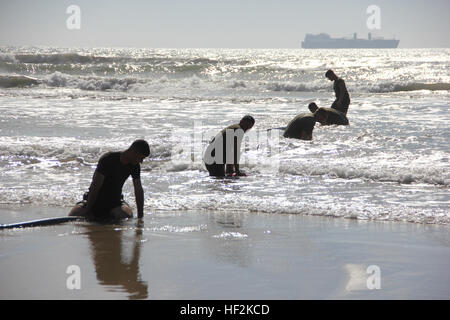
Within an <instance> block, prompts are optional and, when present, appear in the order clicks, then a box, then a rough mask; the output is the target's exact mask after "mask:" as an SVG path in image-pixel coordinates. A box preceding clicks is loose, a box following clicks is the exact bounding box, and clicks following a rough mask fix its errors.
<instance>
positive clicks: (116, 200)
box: [69, 140, 150, 220]
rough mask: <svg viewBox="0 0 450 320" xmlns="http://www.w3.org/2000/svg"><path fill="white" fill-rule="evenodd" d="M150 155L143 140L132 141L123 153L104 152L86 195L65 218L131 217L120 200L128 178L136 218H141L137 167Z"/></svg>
mask: <svg viewBox="0 0 450 320" xmlns="http://www.w3.org/2000/svg"><path fill="white" fill-rule="evenodd" d="M149 155H150V147H149V145H148V143H147V142H146V141H144V140H136V141H134V142H133V144H132V145H131V146H130V147H129V148H128V149H127V150H125V151H123V152H108V153H106V154H104V155H103V156H101V158H100V160H99V161H98V165H97V169H96V170H95V172H94V176H93V178H92V182H91V186H90V187H89V192H88V193H86V194H85V195H84V197H83V201H81V202H78V203H77V204H76V205H75V207H73V208H72V210H71V211H70V213H69V216H84V217H87V218H93V219H99V220H109V219H124V218H132V217H133V210H132V209H131V208H130V206H129V205H128V204H127V203H126V202H125V201H124V200H123V195H122V187H123V185H124V183H125V181H126V180H127V179H128V177H129V176H130V175H131V176H132V178H133V186H134V195H135V198H136V206H137V210H138V212H137V214H138V218H142V217H143V215H144V190H143V188H142V185H141V179H140V174H141V166H140V163H142V161H143V160H144V158H146V157H148V156H149Z"/></svg>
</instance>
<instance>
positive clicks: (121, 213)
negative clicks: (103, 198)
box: [110, 203, 133, 219]
mask: <svg viewBox="0 0 450 320" xmlns="http://www.w3.org/2000/svg"><path fill="white" fill-rule="evenodd" d="M110 215H111V217H112V218H114V219H127V218H133V210H132V209H131V208H130V206H129V205H128V204H126V203H123V204H122V205H120V206H117V207H115V208H113V209H111V211H110Z"/></svg>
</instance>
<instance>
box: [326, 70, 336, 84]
mask: <svg viewBox="0 0 450 320" xmlns="http://www.w3.org/2000/svg"><path fill="white" fill-rule="evenodd" d="M325 77H327V78H328V80H330V81H334V80H336V79H337V78H338V77H337V75H336V74H335V73H334V71H333V70H331V69H330V70H328V71H327V72H326V73H325Z"/></svg>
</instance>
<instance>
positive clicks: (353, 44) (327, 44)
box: [302, 33, 400, 49]
mask: <svg viewBox="0 0 450 320" xmlns="http://www.w3.org/2000/svg"><path fill="white" fill-rule="evenodd" d="M399 42H400V40H395V39H390V40H389V39H384V38H382V37H377V38H372V34H371V33H369V35H368V38H367V39H358V37H357V34H356V33H354V34H353V38H351V39H349V38H332V37H330V35H329V34H327V33H320V34H317V35H316V34H310V33H307V34H306V36H305V40H304V41H302V48H304V49H347V48H397V47H398V44H399Z"/></svg>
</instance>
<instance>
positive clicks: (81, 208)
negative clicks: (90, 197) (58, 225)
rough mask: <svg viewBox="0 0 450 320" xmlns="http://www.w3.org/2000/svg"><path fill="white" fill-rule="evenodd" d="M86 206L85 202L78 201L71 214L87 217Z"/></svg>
mask: <svg viewBox="0 0 450 320" xmlns="http://www.w3.org/2000/svg"><path fill="white" fill-rule="evenodd" d="M86 215H87V211H86V206H85V204H83V203H77V204H76V205H75V206H74V207H73V208H72V210H70V212H69V216H71V217H72V216H77V217H86Z"/></svg>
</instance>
